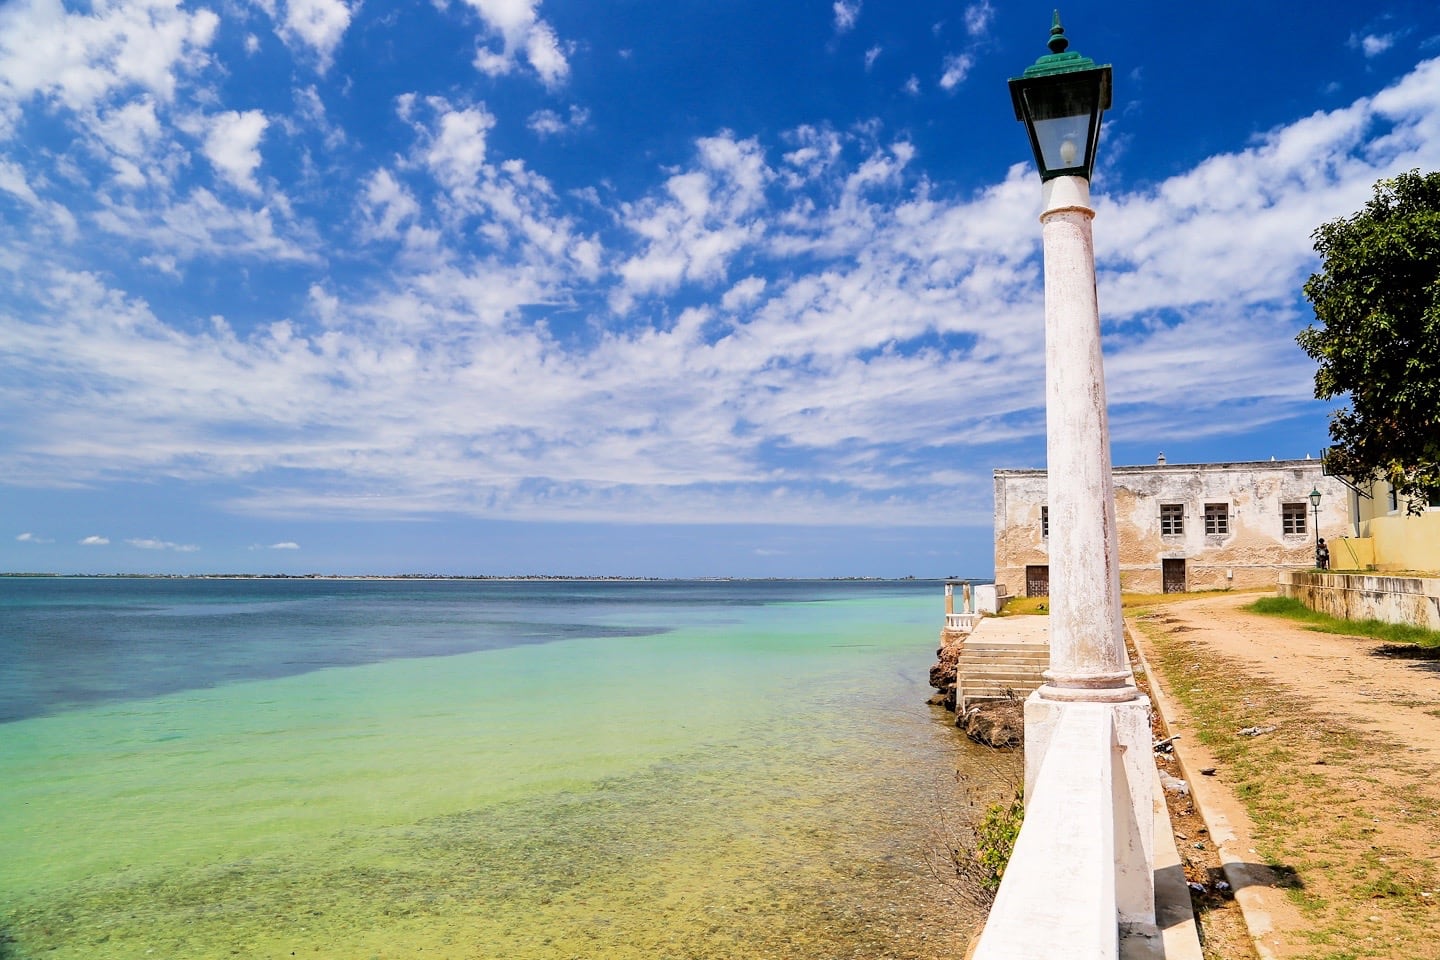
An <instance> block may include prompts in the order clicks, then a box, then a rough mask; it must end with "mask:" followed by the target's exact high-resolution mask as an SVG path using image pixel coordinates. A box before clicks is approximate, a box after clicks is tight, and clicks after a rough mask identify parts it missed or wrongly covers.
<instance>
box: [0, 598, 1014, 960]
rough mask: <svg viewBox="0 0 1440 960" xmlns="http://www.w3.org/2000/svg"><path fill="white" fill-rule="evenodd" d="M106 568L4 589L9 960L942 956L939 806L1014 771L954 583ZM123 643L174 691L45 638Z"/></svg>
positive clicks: (4, 881)
mask: <svg viewBox="0 0 1440 960" xmlns="http://www.w3.org/2000/svg"><path fill="white" fill-rule="evenodd" d="M80 583H81V586H80V587H78V588H73V589H70V590H69V591H68V592H66V591H60V593H59V594H58V595H57V594H56V593H54V592H53V591H52V592H51V593H46V592H45V590H44V585H43V584H42V585H41V586H40V587H34V588H25V587H23V586H22V587H17V586H16V585H15V584H6V583H4V582H0V604H3V605H4V609H5V612H6V613H7V622H8V623H10V624H20V627H19V633H20V635H19V636H16V635H11V634H7V635H6V636H4V637H3V638H0V641H3V643H4V645H5V649H4V650H0V653H3V654H4V656H5V659H6V662H7V664H8V666H6V667H5V668H3V672H0V706H4V705H6V704H7V702H8V703H9V704H10V706H11V707H12V709H11V711H10V714H9V715H11V716H15V715H16V714H23V715H20V716H18V717H17V718H16V719H11V720H9V722H5V723H0V811H3V812H0V848H3V849H4V850H5V862H4V863H3V864H0V958H5V960H22V958H23V960H29V958H35V957H47V958H81V957H84V958H111V957H113V958H130V957H135V958H153V957H185V958H211V957H215V958H219V957H237V956H238V957H277V958H278V957H289V956H303V957H334V958H342V957H343V958H355V957H454V958H496V960H499V958H506V960H511V958H514V960H525V958H568V957H577V958H578V957H584V958H591V957H601V956H603V957H613V958H621V960H624V958H641V957H645V958H692V957H693V958H700V957H705V958H731V957H733V958H737V960H738V958H747V960H749V958H761V957H786V958H790V957H807V958H828V957H833V958H842V957H844V958H880V957H895V958H911V957H913V958H917V960H918V958H922V957H923V958H931V957H934V956H937V955H944V954H945V953H947V952H950V951H951V950H952V949H954V948H955V947H956V946H957V945H959V944H961V943H963V938H964V932H965V930H966V929H967V925H968V924H969V923H970V922H971V920H973V917H972V916H970V915H969V914H967V906H966V904H965V903H964V902H963V900H959V899H957V898H956V897H955V896H954V895H953V891H951V890H949V889H948V888H947V887H946V886H945V885H944V884H943V883H941V882H940V881H939V880H938V879H937V878H936V877H935V876H934V875H933V873H932V870H931V865H932V864H933V863H934V861H935V855H936V851H937V850H943V847H944V845H945V844H946V843H947V842H948V840H949V838H948V837H946V836H944V835H943V834H944V830H943V829H942V828H941V827H940V826H939V820H938V819H937V816H936V813H937V809H938V808H941V807H944V806H946V805H947V804H958V803H960V802H962V794H964V793H965V792H966V788H977V787H978V789H979V790H980V791H981V793H982V794H983V793H984V792H985V791H986V790H992V791H993V792H994V793H995V794H997V795H998V794H1000V793H1003V792H1004V791H1005V790H1006V789H1008V787H1009V786H1010V784H1011V782H1012V779H1013V777H1014V775H1015V774H1014V772H1013V766H1014V763H1013V758H1008V757H1007V756H1006V755H997V754H994V753H992V752H990V751H985V750H982V749H981V748H978V747H975V746H973V745H971V744H969V743H968V741H965V740H964V738H963V737H962V736H960V735H959V734H958V732H957V731H956V730H955V729H954V728H953V727H952V726H950V721H949V719H948V717H947V715H946V714H944V713H943V712H942V711H938V710H937V708H932V707H928V706H926V704H925V699H926V695H927V693H928V692H929V690H928V687H927V685H926V673H927V669H928V667H929V664H930V662H931V660H932V659H933V653H934V646H935V639H936V636H937V635H938V628H939V624H940V620H941V618H942V613H943V607H942V604H943V596H942V594H941V590H940V589H939V586H938V585H937V584H926V583H904V584H875V583H860V584H835V583H812V584H790V585H787V586H785V587H783V588H782V587H780V586H778V585H775V584H769V585H764V584H757V585H747V584H731V585H725V586H719V585H712V584H683V583H674V584H665V585H649V586H648V587H644V588H641V587H627V586H626V585H608V586H607V585H603V584H601V585H590V586H585V587H583V588H582V587H580V586H576V585H565V584H533V585H529V586H520V585H512V586H511V587H508V588H501V587H499V586H496V585H486V584H471V585H468V586H467V585H463V584H462V585H459V586H438V587H431V586H420V585H398V586H397V585H390V586H383V587H382V586H366V585H365V584H359V585H346V586H341V587H337V586H333V585H326V584H319V583H317V584H312V585H310V586H308V587H302V586H295V585H287V586H285V587H283V588H276V589H275V590H267V589H266V588H263V587H255V586H254V585H250V586H246V587H237V588H236V589H235V590H233V591H231V592H230V594H226V592H225V591H224V590H222V589H218V588H214V587H209V588H199V589H192V588H190V587H187V586H184V585H183V584H176V585H173V586H172V588H171V589H170V590H169V592H165V591H160V592H158V593H157V592H154V591H153V590H151V589H150V588H141V589H139V590H138V591H137V594H138V595H136V596H129V595H127V594H126V593H125V592H124V588H123V586H122V585H114V584H105V585H104V587H103V589H102V590H101V591H100V593H99V594H97V593H95V592H94V590H93V589H92V590H91V591H90V592H88V593H87V591H86V588H85V584H84V582H83V581H81V582H80ZM92 586H93V585H92ZM27 589H29V592H28V593H27V592H26V591H27ZM207 591H208V592H207ZM277 591H278V592H277ZM497 611H499V613H497ZM546 624H551V625H552V626H554V629H550V628H547V627H546ZM377 625H378V626H377ZM439 625H444V626H443V627H442V626H439ZM561 627H563V628H564V629H561ZM97 631H98V632H100V633H105V632H106V631H108V634H107V635H106V636H105V637H104V638H103V639H104V643H103V644H101V647H103V656H104V657H106V658H111V659H110V661H109V662H111V663H115V664H123V663H126V662H127V661H126V659H125V658H126V654H127V645H128V649H129V650H130V651H131V652H133V653H134V654H135V655H136V656H139V655H141V654H142V653H143V655H144V658H145V659H146V660H147V661H153V662H154V663H156V664H161V665H164V666H163V667H162V668H161V669H160V672H165V673H166V675H167V676H168V677H169V679H168V680H166V681H165V683H166V685H167V686H168V688H171V689H167V692H163V693H159V694H155V693H154V692H153V690H152V687H151V686H147V682H146V680H145V678H146V677H147V676H151V677H152V678H153V675H154V673H155V672H156V671H153V670H152V671H148V672H147V670H145V669H143V668H137V667H135V665H134V664H130V665H129V666H128V667H125V668H123V669H122V668H119V667H116V668H114V669H107V670H96V671H93V675H91V674H87V673H86V671H85V670H79V669H77V670H76V671H74V675H72V676H70V677H69V678H68V679H66V678H64V677H61V678H60V679H57V678H56V676H54V675H53V674H54V672H55V670H56V669H57V668H56V666H55V665H56V664H62V665H63V663H64V658H63V657H57V656H56V655H55V652H54V650H53V649H51V650H49V651H48V652H46V653H43V654H42V653H38V652H36V651H37V650H38V649H40V648H41V647H44V646H46V645H49V646H50V647H52V648H53V646H54V645H55V644H65V643H72V644H76V645H77V646H76V649H77V650H79V651H83V652H85V653H86V654H87V655H89V656H91V657H94V656H98V655H99V654H97V653H96V652H95V651H96V649H98V648H97V646H96V643H97V642H98V641H97V640H96V637H95V635H94V634H95V633H96V632H97ZM547 631H548V632H547ZM13 632H14V631H12V633H13ZM157 637H158V638H159V639H157ZM407 637H408V638H409V639H407ZM517 637H518V638H523V639H518V640H517V639H515V638H517ZM437 638H438V639H437ZM507 638H509V639H507ZM82 641H83V642H82ZM442 641H443V642H442ZM467 647H468V648H470V649H467ZM207 649H208V650H210V651H212V652H213V653H214V654H215V657H214V658H212V659H223V660H224V662H225V663H226V664H227V666H226V669H225V670H224V671H222V672H221V673H220V674H215V673H214V671H213V669H212V667H213V665H212V666H208V667H207V666H205V665H204V664H205V662H206V659H207V658H206V651H207ZM337 651H339V652H337ZM357 651H359V652H358V653H357ZM407 652H409V653H410V654H417V655H407ZM251 656H253V657H254V658H256V659H257V660H266V661H267V662H265V663H256V664H251V665H249V667H247V666H246V662H247V657H251ZM186 658H191V659H192V660H193V663H194V664H199V665H200V666H194V667H193V669H192V668H191V667H187V668H186V669H183V670H179V669H177V668H176V667H175V663H176V661H177V660H179V661H185V660H186ZM277 658H278V660H280V661H284V662H283V663H281V664H280V665H279V666H278V667H277V663H276V662H275V661H277ZM251 668H253V669H251ZM126 670H129V671H131V672H132V673H133V674H134V676H133V677H130V678H129V679H127V680H125V681H124V682H120V681H116V680H115V677H116V675H117V673H121V674H123V673H125V671H126ZM207 670H209V671H210V672H208V673H207ZM247 670H248V671H249V672H250V673H253V674H254V676H253V677H247V676H246V674H247ZM127 676H128V675H127ZM107 678H108V679H107ZM177 678H178V679H177ZM152 686H153V685H152ZM37 687H44V688H45V689H46V690H47V691H49V692H47V693H45V695H44V696H36V695H35V693H34V690H35V688H37ZM127 690H133V691H144V692H145V694H146V695H143V696H141V695H127ZM7 695H8V698H9V699H8V701H7V699H6V697H7ZM16 704H19V705H20V706H15V705H16Z"/></svg>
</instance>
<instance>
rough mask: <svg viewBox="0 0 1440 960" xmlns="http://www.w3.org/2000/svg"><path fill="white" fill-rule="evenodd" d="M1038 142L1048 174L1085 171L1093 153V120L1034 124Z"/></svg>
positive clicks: (1067, 119)
mask: <svg viewBox="0 0 1440 960" xmlns="http://www.w3.org/2000/svg"><path fill="white" fill-rule="evenodd" d="M1035 142H1036V143H1037V144H1038V145H1039V147H1040V156H1041V157H1042V158H1043V159H1044V161H1045V169H1047V170H1069V169H1071V168H1078V167H1084V166H1085V164H1086V160H1087V158H1086V156H1085V154H1086V152H1087V151H1088V150H1089V149H1090V116H1089V114H1084V115H1082V116H1078V117H1057V118H1055V119H1053V120H1036V121H1035Z"/></svg>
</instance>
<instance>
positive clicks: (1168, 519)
mask: <svg viewBox="0 0 1440 960" xmlns="http://www.w3.org/2000/svg"><path fill="white" fill-rule="evenodd" d="M1184 532H1185V504H1183V503H1162V504H1160V535H1161V536H1162V537H1178V536H1179V535H1180V534H1182V533H1184Z"/></svg>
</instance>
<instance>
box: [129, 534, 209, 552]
mask: <svg viewBox="0 0 1440 960" xmlns="http://www.w3.org/2000/svg"><path fill="white" fill-rule="evenodd" d="M125 542H126V543H128V544H130V546H132V547H139V548H140V549H141V550H174V551H175V552H176V553H194V552H195V551H197V550H199V549H200V548H199V547H197V546H195V545H194V544H190V543H172V542H171V541H169V540H160V539H157V538H155V537H133V538H131V539H128V540H126V541H125Z"/></svg>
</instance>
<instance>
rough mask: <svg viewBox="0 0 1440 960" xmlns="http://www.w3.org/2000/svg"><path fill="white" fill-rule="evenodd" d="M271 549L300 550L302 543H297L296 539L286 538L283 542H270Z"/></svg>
mask: <svg viewBox="0 0 1440 960" xmlns="http://www.w3.org/2000/svg"><path fill="white" fill-rule="evenodd" d="M270 549H271V550H299V549H300V544H298V543H296V542H295V541H294V540H284V541H282V542H280V543H272V544H270Z"/></svg>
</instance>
